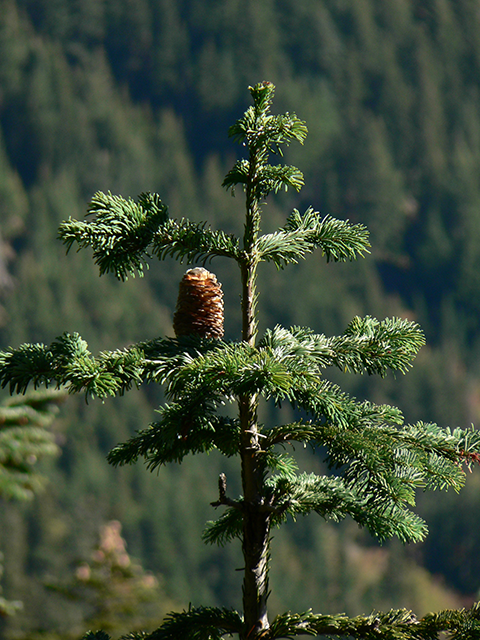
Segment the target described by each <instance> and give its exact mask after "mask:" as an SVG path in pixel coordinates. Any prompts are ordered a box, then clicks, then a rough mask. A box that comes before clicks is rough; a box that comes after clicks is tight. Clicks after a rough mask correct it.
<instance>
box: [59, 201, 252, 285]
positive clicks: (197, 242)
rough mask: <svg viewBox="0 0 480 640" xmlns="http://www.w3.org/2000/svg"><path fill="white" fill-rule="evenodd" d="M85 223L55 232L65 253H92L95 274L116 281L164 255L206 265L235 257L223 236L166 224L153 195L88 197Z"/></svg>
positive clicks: (235, 245)
mask: <svg viewBox="0 0 480 640" xmlns="http://www.w3.org/2000/svg"><path fill="white" fill-rule="evenodd" d="M88 215H89V216H91V217H92V219H91V220H88V221H86V222H84V221H78V220H73V219H71V218H70V219H69V220H67V221H66V222H63V223H62V224H61V225H60V228H59V237H60V238H61V239H62V240H63V242H64V244H66V245H67V250H70V248H71V247H72V246H73V244H74V243H77V245H78V249H79V250H80V249H84V248H86V247H91V248H93V258H94V260H95V263H96V264H97V265H98V266H99V267H100V275H103V274H105V273H113V274H114V275H115V276H116V277H117V278H118V279H119V280H126V279H127V278H128V276H129V275H130V276H133V277H134V276H135V275H136V274H137V273H138V274H139V275H140V276H142V275H143V272H144V269H145V268H148V262H147V260H149V259H151V258H152V257H153V256H156V257H157V258H159V259H160V260H163V259H165V258H166V257H167V256H171V257H173V258H177V259H179V260H181V261H182V260H188V261H189V262H193V261H195V260H200V261H202V260H203V261H207V260H211V259H212V258H214V257H215V256H223V257H228V258H234V259H238V258H239V254H240V252H239V241H238V239H237V238H235V237H234V236H233V235H227V234H226V233H224V232H223V231H213V230H211V229H210V228H209V227H208V226H207V224H206V223H205V222H203V223H194V222H191V221H190V220H186V219H182V220H180V221H177V220H172V219H170V218H169V217H168V208H167V207H166V205H165V204H163V203H162V201H161V200H160V198H159V196H158V195H156V194H151V193H142V194H141V195H140V196H139V197H138V202H135V201H134V200H132V199H131V198H128V199H124V198H122V197H121V196H114V195H112V194H111V193H110V192H108V193H106V194H105V193H101V192H98V193H96V194H95V195H94V197H93V198H92V201H91V203H90V207H89V210H88Z"/></svg>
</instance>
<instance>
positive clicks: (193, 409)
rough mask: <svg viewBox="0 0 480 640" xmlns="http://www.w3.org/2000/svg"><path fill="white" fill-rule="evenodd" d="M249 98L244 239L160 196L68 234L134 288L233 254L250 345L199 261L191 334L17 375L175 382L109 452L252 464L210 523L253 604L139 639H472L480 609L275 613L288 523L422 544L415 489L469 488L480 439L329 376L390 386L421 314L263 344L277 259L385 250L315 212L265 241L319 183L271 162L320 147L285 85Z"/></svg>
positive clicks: (4, 370)
mask: <svg viewBox="0 0 480 640" xmlns="http://www.w3.org/2000/svg"><path fill="white" fill-rule="evenodd" d="M250 93H251V97H252V101H253V104H252V106H250V107H249V108H248V109H247V111H246V112H245V114H244V115H243V116H242V117H241V118H240V119H239V120H238V121H237V122H236V123H235V124H234V125H233V126H232V127H231V128H230V131H229V134H230V136H231V137H232V138H233V140H235V141H236V142H239V143H240V144H241V145H243V147H244V148H245V149H246V151H247V157H246V158H243V159H241V160H238V161H237V162H236V163H235V164H234V166H233V168H232V169H231V170H230V171H229V172H228V174H227V175H226V177H225V180H224V182H223V186H224V187H226V188H227V189H229V190H231V191H232V193H235V189H236V188H238V187H240V188H241V189H243V192H244V195H245V220H244V230H243V236H242V237H236V236H234V235H228V234H226V233H224V232H223V231H221V230H213V229H211V228H210V227H209V226H207V224H206V223H204V222H202V223H195V222H192V221H189V220H186V219H183V218H182V219H180V220H177V219H173V218H170V217H169V214H168V209H167V207H166V205H165V204H163V203H162V202H161V200H160V198H159V196H157V195H156V194H150V193H143V194H141V195H140V196H139V198H138V200H137V201H136V202H135V201H133V200H132V199H124V198H122V197H121V196H114V195H112V194H111V193H106V194H105V193H97V194H96V195H95V196H94V197H93V199H92V202H91V205H90V208H89V219H88V220H87V221H77V220H72V219H69V220H68V221H66V222H64V223H63V224H62V225H61V227H60V238H61V239H62V240H63V242H64V243H65V244H66V246H67V247H68V248H70V247H72V246H73V244H75V243H76V244H77V245H78V247H79V248H85V247H91V248H92V249H93V256H94V259H95V262H96V263H97V264H98V266H99V269H100V273H101V274H106V273H113V274H114V275H115V276H116V277H117V278H119V279H120V280H124V279H125V278H126V277H127V276H128V275H135V273H139V274H140V275H142V273H143V270H144V267H145V264H146V261H147V259H149V258H151V257H157V258H159V259H160V260H163V259H165V258H167V257H173V258H175V259H178V260H185V261H187V262H189V263H200V264H201V265H202V264H205V262H206V261H207V260H208V261H210V260H212V259H213V258H217V257H222V258H227V259H230V260H234V261H235V262H236V263H237V264H238V267H239V273H240V278H241V287H242V289H241V290H242V299H241V316H242V334H241V336H240V339H239V340H238V341H228V340H223V301H222V295H221V290H220V286H219V285H218V283H217V281H216V278H215V277H214V276H213V275H212V274H210V273H209V272H208V271H206V270H204V269H203V268H198V267H197V268H194V269H193V270H192V271H188V272H187V274H186V275H185V277H184V279H183V280H182V283H181V285H180V293H179V301H178V304H177V310H176V313H175V320H174V326H175V333H176V337H175V338H168V337H167V338H161V337H160V338H158V339H155V340H150V341H147V342H142V343H139V344H136V345H133V346H130V347H128V348H126V349H121V350H117V351H112V352H102V353H100V354H99V355H98V356H97V357H94V356H92V354H91V353H90V352H89V350H88V347H87V344H86V342H85V341H84V340H82V339H81V338H80V336H78V334H64V335H62V336H61V337H59V338H57V339H56V340H55V341H54V342H53V343H52V344H51V345H50V346H46V345H39V344H36V345H23V346H21V347H20V348H18V349H10V350H9V351H7V352H5V353H3V354H2V355H1V359H0V382H1V383H2V385H3V386H6V385H8V386H9V388H10V391H11V392H24V391H25V389H26V388H27V386H28V385H29V384H30V383H33V384H34V385H35V386H36V385H39V384H42V383H44V384H56V385H58V386H63V385H65V386H66V387H67V388H68V389H69V390H70V391H71V392H80V391H82V392H84V393H85V394H86V396H87V397H88V396H94V397H105V396H108V395H112V396H114V395H117V394H121V393H124V392H125V391H126V390H128V389H129V388H131V387H132V386H133V385H135V386H138V385H141V384H142V383H145V382H156V383H159V384H162V385H164V387H165V391H166V395H167V399H168V402H167V403H166V404H165V405H164V406H162V407H161V408H160V411H159V416H160V417H159V420H158V421H157V422H155V423H153V424H151V425H150V426H149V427H147V428H146V429H143V430H141V431H139V432H138V433H137V434H136V435H135V436H133V437H132V438H131V439H130V440H128V441H127V442H124V443H121V444H119V445H118V446H116V447H115V448H114V449H113V450H112V451H111V452H110V454H109V456H108V458H109V461H110V462H111V463H112V464H114V465H122V464H127V463H132V462H136V461H137V460H138V458H139V457H143V458H144V460H145V462H146V464H147V467H148V468H149V469H151V470H153V469H156V468H158V467H159V466H161V465H164V464H167V463H169V462H181V461H182V460H183V459H184V458H185V456H187V455H189V454H197V453H201V452H208V451H211V450H213V449H217V450H219V451H220V452H221V453H223V454H224V455H225V456H229V457H235V458H236V459H237V460H238V461H239V472H240V476H241V486H242V494H241V495H240V496H230V495H229V494H228V486H227V478H226V477H225V475H224V474H222V475H221V476H220V479H219V482H218V499H217V500H216V501H215V502H213V503H212V504H213V506H214V507H215V508H220V509H223V513H221V515H220V516H219V517H218V519H217V520H215V521H213V522H210V523H208V524H207V528H206V530H205V532H204V540H205V542H207V543H215V544H226V543H229V542H234V541H236V540H239V541H240V544H241V546H242V551H243V558H244V567H243V591H242V596H243V607H242V608H243V610H242V611H241V612H237V611H235V610H231V609H225V608H223V609H221V608H214V607H208V606H206V607H199V608H190V609H189V610H188V611H183V612H178V613H171V614H170V615H169V616H167V618H166V619H165V621H164V623H163V624H162V626H161V627H160V628H159V629H157V630H155V631H153V632H152V633H150V634H147V635H141V636H140V635H138V636H137V635H135V634H133V635H131V636H129V637H132V638H133V637H143V638H145V637H146V638H150V639H151V640H173V639H174V638H175V639H178V638H182V639H184V640H218V639H220V638H222V637H224V636H231V635H236V636H237V637H238V638H239V639H240V640H247V639H248V640H260V639H262V640H274V639H275V638H293V637H296V636H301V635H310V636H316V635H325V634H326V635H331V636H339V637H341V636H350V637H354V638H362V639H371V638H376V639H378V638H391V639H393V638H395V639H396V640H407V639H413V638H415V639H417V640H418V639H421V638H424V639H425V640H426V639H427V638H428V639H432V638H436V637H438V633H440V632H441V631H443V630H447V631H452V630H454V631H455V633H456V634H457V635H456V636H455V637H457V638H459V639H460V638H462V640H467V639H468V640H470V639H472V640H473V638H478V637H479V635H478V634H479V633H480V608H479V607H477V606H475V607H472V609H470V610H468V611H456V612H448V611H447V612H441V613H439V614H429V615H427V616H425V617H424V618H422V619H421V620H417V619H416V618H415V616H413V615H412V614H411V612H409V611H405V610H399V611H389V612H386V613H376V614H372V615H370V616H357V617H354V618H349V617H348V616H345V615H343V614H339V615H323V614H321V613H312V612H311V611H306V612H304V613H292V612H287V613H285V614H281V615H278V616H276V617H275V618H273V619H270V617H269V614H268V594H269V586H268V568H269V563H270V540H271V532H272V527H276V526H279V525H281V524H282V523H284V522H285V521H286V520H287V519H288V518H293V519H295V517H296V516H298V515H299V514H302V515H307V514H309V513H315V514H317V515H319V516H320V517H322V518H324V519H325V520H334V521H338V520H341V519H343V518H345V517H347V516H348V517H350V518H352V519H353V520H354V521H356V522H357V523H358V525H359V526H361V527H366V528H367V529H368V530H369V531H370V532H371V533H372V535H373V536H375V537H376V538H377V539H379V540H386V539H388V538H390V537H392V536H397V537H398V538H399V539H400V540H402V541H405V542H408V541H413V542H415V541H419V540H422V539H423V538H424V537H425V535H426V532H427V530H426V524H425V522H424V521H423V520H422V519H421V518H420V517H419V516H418V515H417V514H416V513H415V512H414V511H413V509H412V507H413V506H414V504H415V492H416V490H418V489H446V488H449V487H451V488H453V489H455V490H458V489H460V488H461V486H462V485H463V483H464V478H465V472H464V469H463V466H465V465H467V466H469V465H472V464H473V463H474V462H476V461H477V460H478V452H479V451H480V435H479V434H478V433H477V432H476V431H474V430H473V429H470V430H462V429H454V430H450V429H442V428H440V427H438V426H437V425H435V424H425V423H422V422H418V423H416V424H413V425H410V424H405V423H404V420H403V416H402V413H401V411H400V410H399V409H397V408H395V407H392V406H389V405H376V404H374V403H371V402H367V401H361V402H360V401H358V400H356V399H355V398H353V397H350V396H349V395H348V394H346V393H344V392H343V391H342V390H341V389H340V387H339V386H337V385H336V384H333V383H331V382H329V380H328V377H327V375H326V374H328V369H329V368H330V367H337V368H339V369H341V370H342V371H348V372H353V373H357V374H369V375H372V374H377V375H381V376H384V375H386V374H387V373H388V371H399V372H406V371H407V370H408V368H409V367H410V365H411V362H412V360H413V358H414V357H415V355H416V353H417V352H418V350H419V349H420V348H421V347H422V346H423V344H424V337H423V334H422V332H421V330H420V328H419V327H418V326H417V325H416V324H415V323H414V322H411V321H408V320H404V319H401V318H386V319H385V320H382V321H379V320H376V319H375V318H372V317H370V316H367V317H366V318H360V317H355V318H353V319H352V321H351V322H350V324H349V325H348V326H347V327H346V328H345V329H344V330H343V332H342V333H341V334H340V335H338V336H332V337H329V336H326V335H324V334H321V333H316V332H315V331H314V330H313V329H310V328H302V327H290V328H286V327H282V326H276V327H273V328H270V329H267V330H266V331H265V333H264V335H262V336H258V326H257V299H258V291H257V271H258V268H259V267H260V265H261V263H262V262H272V263H273V264H275V265H276V266H277V267H278V268H279V269H283V268H284V267H287V266H289V265H291V264H295V263H297V262H298V261H299V260H301V259H304V258H306V257H307V256H308V254H310V253H312V252H314V251H315V250H317V249H319V250H320V251H321V253H322V254H323V256H324V257H325V259H326V260H327V261H334V262H346V261H351V260H354V259H356V258H358V257H361V256H364V255H365V254H366V253H368V251H369V247H370V245H369V237H368V232H367V230H366V228H365V227H364V226H363V225H361V224H351V223H350V222H348V221H342V220H337V219H335V218H332V217H330V216H328V215H327V216H322V215H320V214H319V213H318V212H317V211H315V210H314V209H313V208H311V207H309V208H308V209H307V210H306V211H305V212H304V213H303V214H302V213H300V212H299V211H297V210H293V212H292V213H290V215H288V217H287V218H286V221H285V224H284V225H283V227H281V228H280V229H278V230H277V231H276V232H274V233H269V234H262V232H261V218H262V205H263V203H264V201H265V198H267V196H268V195H269V194H270V193H276V192H278V191H279V190H281V189H283V188H285V189H289V188H292V189H295V190H297V191H298V190H300V188H301V187H302V185H303V175H302V173H301V171H300V170H299V169H297V168H296V167H292V166H288V165H283V164H270V158H271V157H272V156H274V155H277V157H279V158H281V157H282V148H283V147H284V146H285V145H288V144H289V143H290V142H292V141H297V142H300V143H303V141H304V140H305V137H306V135H307V127H306V124H305V123H304V122H302V121H301V120H300V119H299V118H298V117H297V116H296V115H295V114H289V113H286V114H283V115H273V114H272V113H271V105H272V100H273V95H274V86H273V85H272V84H271V83H269V82H263V83H260V84H258V85H256V86H255V87H251V88H250ZM260 398H264V399H265V400H267V401H273V402H274V403H275V404H277V405H280V404H281V403H285V402H288V403H290V404H291V406H292V407H293V409H294V410H298V418H297V419H296V420H295V421H293V422H291V423H289V424H273V425H270V424H269V425H263V424H261V423H260V422H259V420H258V405H259V401H260ZM225 403H233V404H234V405H236V407H237V412H236V417H235V418H232V417H231V416H230V415H227V413H222V408H223V406H224V405H225ZM301 416H303V417H301ZM287 443H291V444H295V443H301V444H304V445H307V444H308V445H311V446H312V447H313V449H314V450H316V451H322V455H324V457H325V462H326V464H327V466H328V469H329V471H328V473H326V474H325V475H320V474H314V473H300V472H299V471H298V470H297V466H296V463H295V458H294V455H295V451H294V449H293V448H288V449H285V448H284V447H285V445H286V444H287ZM232 570H233V568H232ZM475 634H477V635H475ZM94 636H95V634H91V637H94ZM97 637H100V636H97ZM102 637H103V636H102Z"/></svg>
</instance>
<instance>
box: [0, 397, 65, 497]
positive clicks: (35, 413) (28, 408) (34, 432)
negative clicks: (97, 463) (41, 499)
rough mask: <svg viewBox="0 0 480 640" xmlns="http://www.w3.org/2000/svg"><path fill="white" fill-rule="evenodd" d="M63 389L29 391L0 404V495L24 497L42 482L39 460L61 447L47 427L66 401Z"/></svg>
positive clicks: (43, 478)
mask: <svg viewBox="0 0 480 640" xmlns="http://www.w3.org/2000/svg"><path fill="white" fill-rule="evenodd" d="M65 395H66V394H65V392H64V391H43V392H36V393H30V394H29V395H27V396H24V397H21V398H11V399H7V400H4V401H3V403H2V405H1V406H0V497H1V498H3V499H15V500H27V499H31V498H33V495H34V493H36V492H37V491H38V490H39V489H40V488H42V487H43V485H44V483H45V477H43V476H42V475H41V474H40V473H38V472H37V471H36V464H37V462H38V460H40V459H41V458H43V457H50V456H55V455H58V454H59V453H60V449H59V447H58V445H57V444H56V442H55V436H54V434H53V433H52V432H51V431H49V430H48V429H47V427H48V426H49V425H50V424H51V422H52V421H53V419H54V418H55V415H56V414H57V412H58V406H59V405H60V404H61V403H62V402H63V401H64V400H65Z"/></svg>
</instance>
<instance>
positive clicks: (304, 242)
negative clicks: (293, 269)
mask: <svg viewBox="0 0 480 640" xmlns="http://www.w3.org/2000/svg"><path fill="white" fill-rule="evenodd" d="M368 238H369V234H368V231H367V229H366V227H364V226H363V225H361V224H355V225H354V224H351V223H349V222H348V221H344V220H337V219H335V218H332V217H331V216H324V217H322V216H321V215H320V214H319V213H318V212H317V211H314V210H313V209H312V208H311V207H310V208H308V209H307V211H306V212H305V213H304V214H303V216H302V215H301V214H300V213H299V212H298V211H297V210H296V209H294V211H293V213H292V214H291V215H290V216H289V217H288V219H287V223H286V224H285V226H284V227H283V228H281V229H279V230H278V231H276V232H275V233H269V234H266V235H263V236H261V237H260V238H259V239H258V241H257V243H256V250H257V253H258V255H259V256H260V259H261V260H264V261H266V262H273V263H274V264H275V265H276V267H277V268H279V269H280V268H283V267H285V266H286V265H287V264H292V263H294V264H296V263H297V262H299V260H301V259H305V258H306V256H307V255H308V254H309V253H313V252H314V251H315V250H316V249H317V248H320V249H321V251H322V253H323V254H324V255H325V256H326V258H327V261H330V260H332V261H334V262H346V261H348V260H355V259H356V258H357V257H363V256H364V254H365V253H369V249H370V243H369V240H368Z"/></svg>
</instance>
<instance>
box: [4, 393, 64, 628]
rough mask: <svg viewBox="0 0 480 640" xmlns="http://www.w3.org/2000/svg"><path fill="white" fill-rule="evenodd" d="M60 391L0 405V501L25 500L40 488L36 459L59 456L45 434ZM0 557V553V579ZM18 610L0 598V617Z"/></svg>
mask: <svg viewBox="0 0 480 640" xmlns="http://www.w3.org/2000/svg"><path fill="white" fill-rule="evenodd" d="M65 396H66V393H65V392H63V391H57V390H50V389H47V390H45V391H41V392H40V391H37V392H34V393H30V394H29V395H26V396H23V397H20V398H11V399H8V400H6V401H4V402H3V403H2V404H1V405H0V499H3V500H7V499H10V500H11V499H14V500H29V499H31V498H33V495H34V494H35V493H36V492H37V491H39V490H40V489H42V488H43V486H44V483H45V478H44V476H42V475H41V474H40V473H38V472H37V470H36V467H35V465H36V464H37V462H38V461H39V459H41V458H44V457H48V456H54V455H56V454H58V453H59V448H58V446H57V444H56V443H55V437H54V434H53V433H51V432H50V431H48V430H47V427H48V426H49V425H50V424H51V422H52V421H53V419H54V418H55V416H56V414H57V413H58V405H59V404H60V403H61V402H63V401H64V400H65ZM2 560H3V555H2V554H1V553H0V578H1V576H2V564H1V562H2ZM21 607H22V603H21V602H18V601H14V602H12V601H8V600H6V599H5V598H3V597H2V596H1V587H0V616H6V615H12V614H14V613H15V611H17V610H18V609H20V608H21Z"/></svg>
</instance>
